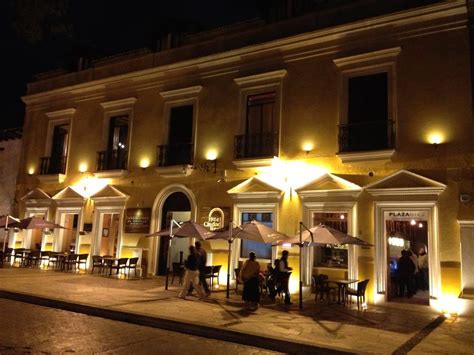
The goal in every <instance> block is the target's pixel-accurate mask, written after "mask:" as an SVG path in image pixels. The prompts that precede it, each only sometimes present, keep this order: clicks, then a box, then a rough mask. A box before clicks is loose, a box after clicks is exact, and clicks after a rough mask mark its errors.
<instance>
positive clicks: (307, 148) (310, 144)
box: [303, 142, 314, 155]
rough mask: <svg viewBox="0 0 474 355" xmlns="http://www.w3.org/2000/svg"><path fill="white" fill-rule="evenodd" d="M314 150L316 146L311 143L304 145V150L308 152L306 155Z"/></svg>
mask: <svg viewBox="0 0 474 355" xmlns="http://www.w3.org/2000/svg"><path fill="white" fill-rule="evenodd" d="M313 149H314V144H313V143H311V142H305V143H303V150H304V151H305V152H306V155H308V154H309V153H311V152H312V151H313Z"/></svg>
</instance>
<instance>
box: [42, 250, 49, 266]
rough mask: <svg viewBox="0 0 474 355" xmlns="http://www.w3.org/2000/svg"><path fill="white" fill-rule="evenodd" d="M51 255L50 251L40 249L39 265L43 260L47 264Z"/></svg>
mask: <svg viewBox="0 0 474 355" xmlns="http://www.w3.org/2000/svg"><path fill="white" fill-rule="evenodd" d="M50 256H51V252H50V251H42V252H41V256H40V266H41V263H42V262H43V261H44V262H46V261H47V262H48V265H49V258H50Z"/></svg>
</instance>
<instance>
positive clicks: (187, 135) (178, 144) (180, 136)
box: [157, 105, 194, 166]
mask: <svg viewBox="0 0 474 355" xmlns="http://www.w3.org/2000/svg"><path fill="white" fill-rule="evenodd" d="M193 117H194V107H193V105H183V106H175V107H171V109H170V111H169V122H168V137H167V138H168V139H167V144H163V145H159V146H158V152H157V156H158V158H157V165H158V166H173V165H186V164H192V162H193V145H194V144H193V121H194V120H193Z"/></svg>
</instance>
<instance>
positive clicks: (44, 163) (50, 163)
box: [39, 156, 67, 175]
mask: <svg viewBox="0 0 474 355" xmlns="http://www.w3.org/2000/svg"><path fill="white" fill-rule="evenodd" d="M66 162H67V156H64V157H63V156H61V157H42V158H40V169H39V173H40V175H49V174H65V173H66Z"/></svg>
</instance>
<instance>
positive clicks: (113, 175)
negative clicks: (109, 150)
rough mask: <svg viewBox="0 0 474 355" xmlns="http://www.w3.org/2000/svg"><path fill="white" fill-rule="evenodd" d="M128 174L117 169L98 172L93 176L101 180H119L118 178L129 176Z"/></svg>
mask: <svg viewBox="0 0 474 355" xmlns="http://www.w3.org/2000/svg"><path fill="white" fill-rule="evenodd" d="M127 173H128V170H122V169H117V170H104V171H96V172H94V173H93V175H94V176H95V177H96V178H99V179H117V178H121V177H124V176H125V175H127Z"/></svg>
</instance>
